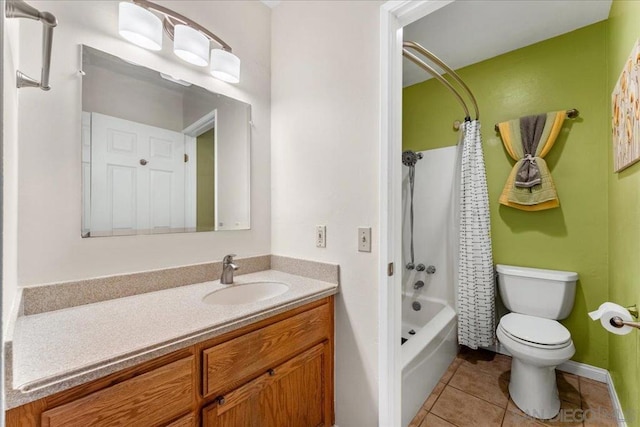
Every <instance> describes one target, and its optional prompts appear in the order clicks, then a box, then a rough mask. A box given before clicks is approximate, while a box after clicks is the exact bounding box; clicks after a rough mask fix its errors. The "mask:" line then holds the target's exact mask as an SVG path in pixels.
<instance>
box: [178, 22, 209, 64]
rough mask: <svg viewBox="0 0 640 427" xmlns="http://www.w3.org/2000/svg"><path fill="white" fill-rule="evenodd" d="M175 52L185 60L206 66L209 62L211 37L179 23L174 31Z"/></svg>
mask: <svg viewBox="0 0 640 427" xmlns="http://www.w3.org/2000/svg"><path fill="white" fill-rule="evenodd" d="M173 52H174V53H175V54H176V55H177V56H178V57H179V58H180V59H182V60H183V61H187V62H188V63H190V64H193V65H197V66H199V67H205V66H206V65H207V64H208V63H209V39H208V38H207V37H206V36H205V35H204V34H202V33H201V32H200V31H198V30H195V29H193V28H191V27H189V26H187V25H182V24H178V25H176V26H175V29H174V33H173Z"/></svg>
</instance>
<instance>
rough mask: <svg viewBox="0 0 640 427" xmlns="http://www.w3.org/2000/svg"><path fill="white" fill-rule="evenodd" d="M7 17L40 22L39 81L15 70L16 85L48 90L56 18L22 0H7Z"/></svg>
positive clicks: (56, 23)
mask: <svg viewBox="0 0 640 427" xmlns="http://www.w3.org/2000/svg"><path fill="white" fill-rule="evenodd" d="M5 16H6V17H7V18H27V19H34V20H36V21H40V22H42V73H41V75H40V81H37V80H36V79H34V78H32V77H29V76H27V75H26V74H24V73H23V72H21V71H19V70H18V71H16V86H17V87H18V88H22V87H39V88H40V89H42V90H49V89H51V87H50V86H49V71H50V68H51V46H52V44H53V28H54V27H55V26H56V25H58V20H57V19H56V17H55V16H53V15H52V14H51V13H49V12H40V11H39V10H38V9H36V8H35V7H33V6H30V5H28V4H27V3H26V2H25V1H23V0H7V3H6V7H5Z"/></svg>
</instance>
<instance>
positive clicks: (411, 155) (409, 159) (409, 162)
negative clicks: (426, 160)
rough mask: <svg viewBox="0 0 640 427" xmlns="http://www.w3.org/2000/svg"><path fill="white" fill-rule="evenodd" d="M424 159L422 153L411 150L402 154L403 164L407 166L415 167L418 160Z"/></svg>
mask: <svg viewBox="0 0 640 427" xmlns="http://www.w3.org/2000/svg"><path fill="white" fill-rule="evenodd" d="M421 158H422V153H416V152H414V151H411V150H406V151H403V152H402V164H403V165H405V166H409V167H411V166H415V165H416V163H417V162H418V160H420V159H421Z"/></svg>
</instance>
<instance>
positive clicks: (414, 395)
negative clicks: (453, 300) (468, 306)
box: [402, 292, 458, 426]
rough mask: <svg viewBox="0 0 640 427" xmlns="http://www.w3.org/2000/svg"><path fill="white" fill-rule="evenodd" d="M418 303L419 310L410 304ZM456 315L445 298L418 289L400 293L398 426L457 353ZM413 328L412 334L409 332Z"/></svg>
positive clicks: (405, 422)
mask: <svg viewBox="0 0 640 427" xmlns="http://www.w3.org/2000/svg"><path fill="white" fill-rule="evenodd" d="M414 302H418V303H420V305H421V309H420V310H419V311H415V310H414V309H413V308H412V304H413V303H414ZM456 319H457V317H456V312H455V311H454V309H453V308H452V307H451V306H450V305H449V304H448V303H447V302H446V301H445V300H442V299H438V298H429V297H426V296H424V295H420V293H419V292H416V293H414V292H411V293H409V294H406V295H404V296H403V301H402V337H403V338H408V340H407V341H406V342H405V343H404V344H403V345H402V425H403V426H407V425H408V424H409V423H410V422H411V420H412V419H413V417H414V416H415V415H416V413H417V412H418V410H419V409H420V407H421V406H422V404H423V403H424V401H425V400H426V398H427V397H428V396H429V394H430V393H431V391H432V390H433V389H434V387H435V386H436V384H438V381H439V380H440V377H442V375H443V374H444V373H445V371H446V370H447V368H448V367H449V365H450V364H451V362H452V361H453V359H455V357H456V354H457V352H458V341H457V333H456V332H457V330H456V325H457V320H456ZM411 330H413V331H414V332H415V334H412V335H410V334H409V331H411Z"/></svg>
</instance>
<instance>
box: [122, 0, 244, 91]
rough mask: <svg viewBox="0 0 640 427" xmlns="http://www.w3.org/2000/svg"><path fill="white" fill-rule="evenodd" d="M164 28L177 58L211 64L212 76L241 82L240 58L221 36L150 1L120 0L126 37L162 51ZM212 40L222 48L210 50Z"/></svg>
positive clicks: (227, 80) (194, 62) (201, 64)
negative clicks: (129, 0)
mask: <svg viewBox="0 0 640 427" xmlns="http://www.w3.org/2000/svg"><path fill="white" fill-rule="evenodd" d="M154 12H156V13H154ZM158 15H162V18H163V19H160V16H158ZM163 29H164V30H165V31H166V33H167V34H168V36H169V38H170V39H171V40H173V52H174V53H175V54H176V56H178V58H180V59H182V60H184V61H186V62H188V63H190V64H193V65H196V66H199V67H206V66H207V65H209V72H210V73H211V75H212V76H213V77H215V78H217V79H220V80H223V81H225V82H229V83H238V82H239V81H240V58H238V57H237V56H235V55H234V54H233V53H231V47H230V46H229V45H228V44H226V43H225V42H224V41H223V40H222V39H221V38H220V37H218V36H216V35H215V34H213V33H212V32H210V31H209V30H207V29H206V28H204V27H202V26H201V25H200V24H197V23H196V22H194V21H192V20H191V19H189V18H187V17H185V16H183V15H180V14H179V13H177V12H174V11H172V10H171V9H168V8H166V7H164V6H160V5H157V4H155V3H151V2H150V1H147V0H133V1H132V2H125V1H123V2H121V3H120V6H119V22H118V30H119V33H120V35H121V36H122V37H123V38H125V39H126V40H128V41H130V42H131V43H133V44H136V45H138V46H140V47H143V48H145V49H149V50H160V49H162V30H163ZM211 42H214V43H216V44H217V45H219V47H215V48H213V49H211Z"/></svg>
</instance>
